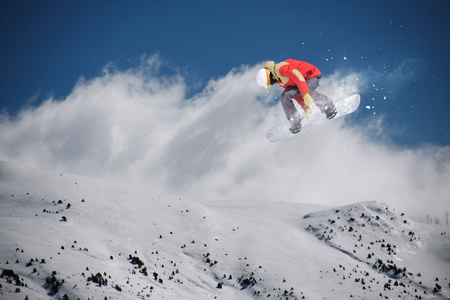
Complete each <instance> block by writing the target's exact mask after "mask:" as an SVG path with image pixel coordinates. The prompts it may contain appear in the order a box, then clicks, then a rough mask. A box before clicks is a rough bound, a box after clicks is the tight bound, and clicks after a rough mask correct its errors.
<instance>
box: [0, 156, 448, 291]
mask: <svg viewBox="0 0 450 300" xmlns="http://www.w3.org/2000/svg"><path fill="white" fill-rule="evenodd" d="M0 225H1V226H0V273H1V278H0V299H24V298H25V297H27V298H28V299H105V297H106V298H107V299H349V298H350V297H353V298H356V299H394V298H395V299H398V298H400V299H435V298H436V299H444V298H445V297H447V298H448V297H449V296H450V289H449V275H450V274H449V272H448V270H449V269H450V257H449V255H450V254H449V253H450V251H449V238H448V235H447V233H446V232H445V230H446V229H448V228H447V227H445V226H440V227H436V226H431V225H424V224H416V223H414V222H411V221H410V220H409V219H407V218H406V217H405V216H403V215H402V214H397V213H396V212H394V211H392V210H390V209H389V208H388V207H387V206H385V205H382V204H379V203H377V202H363V203H358V204H354V205H348V206H344V207H337V208H326V207H323V206H317V205H311V204H296V203H260V202H258V201H248V202H242V201H239V202H234V201H223V202H210V203H203V204H200V203H196V202H195V201H192V200H186V199H183V198H180V197H167V196H162V195H152V193H151V192H149V191H142V190H139V189H137V188H135V187H132V186H126V185H123V184H117V183H115V182H108V181H103V180H98V179H93V178H88V177H82V176H75V175H69V174H55V173H49V172H44V171H39V170H34V169H30V168H25V167H19V166H15V165H12V164H9V163H6V162H0Z"/></svg>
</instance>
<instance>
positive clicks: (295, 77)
mask: <svg viewBox="0 0 450 300" xmlns="http://www.w3.org/2000/svg"><path fill="white" fill-rule="evenodd" d="M266 68H268V69H269V71H270V72H271V73H272V74H273V75H274V76H275V78H276V79H278V82H277V83H276V84H277V85H279V86H281V87H283V88H287V87H288V86H297V87H298V89H299V90H300V93H301V94H302V96H304V95H305V94H306V93H309V89H308V86H307V85H306V80H308V79H311V78H314V77H319V76H321V75H322V73H321V72H320V71H319V69H317V68H316V67H315V66H313V65H312V64H310V63H307V62H304V61H299V60H294V59H290V58H289V59H286V60H285V61H282V62H280V63H278V64H276V65H275V63H274V62H272V61H269V62H267V63H266ZM295 100H297V102H298V103H299V104H300V105H301V106H302V107H303V108H305V107H306V106H305V105H304V103H303V98H302V97H298V98H295Z"/></svg>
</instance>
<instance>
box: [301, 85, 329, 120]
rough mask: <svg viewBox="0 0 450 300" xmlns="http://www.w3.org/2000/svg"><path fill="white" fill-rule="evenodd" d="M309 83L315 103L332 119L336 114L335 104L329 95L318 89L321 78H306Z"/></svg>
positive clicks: (310, 92)
mask: <svg viewBox="0 0 450 300" xmlns="http://www.w3.org/2000/svg"><path fill="white" fill-rule="evenodd" d="M306 84H307V85H308V89H309V94H310V95H311V97H312V98H313V101H314V104H316V105H317V106H318V107H319V108H320V110H321V111H322V112H323V113H325V114H326V116H327V118H329V119H332V118H333V117H334V116H335V115H336V110H335V108H334V104H333V102H332V101H331V99H330V98H328V96H327V95H324V94H322V93H319V92H318V91H317V90H316V89H317V87H319V78H317V77H315V78H311V79H308V80H306Z"/></svg>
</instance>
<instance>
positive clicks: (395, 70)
mask: <svg viewBox="0 0 450 300" xmlns="http://www.w3.org/2000/svg"><path fill="white" fill-rule="evenodd" d="M449 7H450V4H449V3H448V1H437V0H433V1H430V2H427V3H424V2H423V1H415V0H414V1H409V0H408V1H406V0H405V1H386V0H382V1H371V2H365V1H284V2H276V1H132V2H124V1H107V2H105V1H84V2H80V1H52V0H50V1H8V2H6V3H3V4H2V9H1V11H0V41H1V44H2V47H1V48H0V69H1V70H2V72H1V75H0V76H1V78H0V107H1V108H3V109H6V110H7V112H8V113H9V114H10V115H15V114H16V113H17V112H18V111H19V109H20V108H21V107H23V106H30V105H33V106H39V104H40V103H41V102H42V101H43V100H45V99H47V98H48V97H49V96H53V97H54V98H56V99H63V98H65V97H66V96H67V95H68V94H70V93H71V91H72V89H73V87H74V85H75V84H76V82H77V81H78V79H79V78H80V77H81V76H83V77H85V78H87V79H90V78H94V77H96V76H99V75H100V74H101V71H102V68H103V67H104V66H105V65H107V64H109V63H113V64H115V65H116V66H117V67H118V68H119V69H123V70H124V69H127V68H130V67H134V66H136V65H137V64H139V58H140V57H141V56H142V55H143V54H147V55H153V54H155V53H158V54H159V55H160V57H161V58H162V59H164V61H165V62H166V63H165V64H164V66H165V68H164V69H162V70H161V72H162V73H164V72H167V73H171V72H172V73H173V72H176V71H179V72H183V74H186V81H187V83H188V89H189V90H188V93H189V94H190V95H195V93H197V92H199V91H201V90H202V89H203V88H204V87H205V85H206V84H207V83H208V81H209V80H210V79H211V78H218V77H221V76H225V75H226V74H227V73H228V72H229V71H230V70H231V69H233V68H236V67H239V66H241V65H252V66H253V65H255V64H257V63H260V62H262V61H265V60H268V59H270V60H275V61H281V60H283V59H286V58H294V59H298V60H305V61H308V62H310V63H313V64H315V65H316V66H318V67H319V69H320V70H321V71H322V73H324V75H329V74H332V73H334V72H335V71H339V72H341V73H343V74H345V73H347V72H352V71H356V72H363V73H364V74H366V76H365V77H364V78H365V79H364V81H363V82H362V83H361V95H362V105H361V108H360V110H359V112H358V114H356V115H355V116H354V118H353V119H352V120H353V121H356V122H367V120H368V119H370V118H375V117H383V118H384V120H385V122H386V124H388V126H389V127H390V128H391V130H392V136H391V137H390V139H391V141H392V142H393V143H396V144H398V145H401V146H407V147H410V146H411V147H415V146H418V145H421V144H423V143H432V144H440V145H448V144H449V142H450V133H449V132H450V122H449V121H448V117H449V109H450V104H449V102H448V101H449V100H450V91H449V90H450V75H449V72H448V70H449V69H450V58H449V56H450V55H449V53H450V40H449V38H448V37H449V36H450V22H449V21H448V16H447V13H448V11H449ZM385 97H386V98H385ZM366 106H369V107H370V109H367V108H366Z"/></svg>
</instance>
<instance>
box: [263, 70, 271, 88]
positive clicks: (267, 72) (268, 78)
mask: <svg viewBox="0 0 450 300" xmlns="http://www.w3.org/2000/svg"><path fill="white" fill-rule="evenodd" d="M264 69H266V77H267V87H268V88H270V87H272V84H271V83H270V72H269V69H267V68H264Z"/></svg>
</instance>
